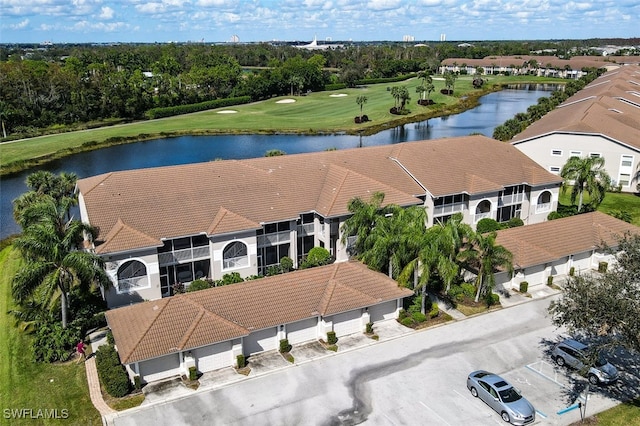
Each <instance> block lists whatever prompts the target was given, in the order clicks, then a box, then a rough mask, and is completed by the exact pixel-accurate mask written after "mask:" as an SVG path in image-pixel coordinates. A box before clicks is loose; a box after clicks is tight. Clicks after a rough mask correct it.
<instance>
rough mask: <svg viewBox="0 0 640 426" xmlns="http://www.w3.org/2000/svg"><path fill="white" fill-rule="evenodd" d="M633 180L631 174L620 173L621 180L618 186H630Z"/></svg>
mask: <svg viewBox="0 0 640 426" xmlns="http://www.w3.org/2000/svg"><path fill="white" fill-rule="evenodd" d="M630 180H631V175H630V174H629V173H620V178H619V179H618V184H619V185H620V186H629V181H630Z"/></svg>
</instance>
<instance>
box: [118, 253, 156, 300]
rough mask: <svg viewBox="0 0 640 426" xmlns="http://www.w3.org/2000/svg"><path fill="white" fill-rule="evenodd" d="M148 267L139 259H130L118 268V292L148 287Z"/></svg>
mask: <svg viewBox="0 0 640 426" xmlns="http://www.w3.org/2000/svg"><path fill="white" fill-rule="evenodd" d="M148 285H149V278H148V277H147V267H146V266H145V264H144V263H142V262H140V261H139V260H130V261H128V262H125V263H123V264H122V265H120V267H119V268H118V292H119V293H126V292H130V291H132V290H137V289H140V288H145V287H148Z"/></svg>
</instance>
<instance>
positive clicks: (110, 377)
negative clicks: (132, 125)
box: [96, 345, 131, 398]
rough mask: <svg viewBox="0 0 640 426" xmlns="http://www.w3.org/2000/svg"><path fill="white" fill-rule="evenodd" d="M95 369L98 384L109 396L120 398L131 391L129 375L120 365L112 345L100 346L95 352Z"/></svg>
mask: <svg viewBox="0 0 640 426" xmlns="http://www.w3.org/2000/svg"><path fill="white" fill-rule="evenodd" d="M96 367H97V369H98V377H100V382H101V383H102V385H103V386H104V388H105V389H106V391H107V392H108V393H109V395H111V396H113V397H116V398H121V397H123V396H125V395H126V394H128V393H129V391H131V382H130V381H129V375H128V374H127V372H126V371H125V369H124V366H123V365H122V364H121V363H120V358H118V352H116V349H115V347H114V346H113V345H102V346H100V347H99V348H98V351H97V352H96Z"/></svg>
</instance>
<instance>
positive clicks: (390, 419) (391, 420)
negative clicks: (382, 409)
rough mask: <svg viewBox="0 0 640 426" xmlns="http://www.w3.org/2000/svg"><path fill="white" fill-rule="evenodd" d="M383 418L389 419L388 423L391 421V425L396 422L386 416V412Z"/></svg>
mask: <svg viewBox="0 0 640 426" xmlns="http://www.w3.org/2000/svg"><path fill="white" fill-rule="evenodd" d="M384 418H385V419H387V420H389V423H391V424H392V425H395V424H396V422H394V421H393V419H391V417H389V416H387V415H386V414H384Z"/></svg>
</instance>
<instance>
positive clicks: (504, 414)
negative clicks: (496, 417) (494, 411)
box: [500, 411, 511, 423]
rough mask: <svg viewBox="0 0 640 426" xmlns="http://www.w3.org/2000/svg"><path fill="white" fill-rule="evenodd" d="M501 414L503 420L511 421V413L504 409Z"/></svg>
mask: <svg viewBox="0 0 640 426" xmlns="http://www.w3.org/2000/svg"><path fill="white" fill-rule="evenodd" d="M500 415H501V416H502V420H504V421H505V422H507V423H509V421H511V419H510V418H509V414H508V413H507V412H506V411H503V412H502V413H501V414H500Z"/></svg>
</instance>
